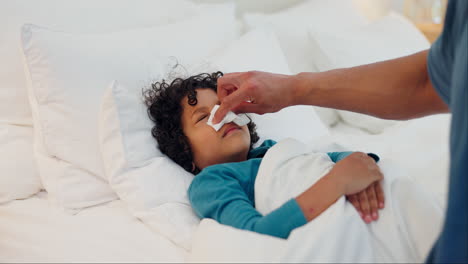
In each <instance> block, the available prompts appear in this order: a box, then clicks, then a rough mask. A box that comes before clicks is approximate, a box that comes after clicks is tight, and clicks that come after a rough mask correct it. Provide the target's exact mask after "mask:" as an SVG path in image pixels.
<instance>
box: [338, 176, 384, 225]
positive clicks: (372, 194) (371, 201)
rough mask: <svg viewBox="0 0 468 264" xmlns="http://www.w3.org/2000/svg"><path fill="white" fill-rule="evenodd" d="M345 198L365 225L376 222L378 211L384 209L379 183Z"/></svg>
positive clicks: (382, 193)
mask: <svg viewBox="0 0 468 264" xmlns="http://www.w3.org/2000/svg"><path fill="white" fill-rule="evenodd" d="M346 198H347V199H348V201H350V202H351V204H352V205H353V206H354V208H356V210H357V211H358V212H359V214H360V215H361V217H362V219H363V220H364V221H365V222H366V223H370V222H372V221H375V220H377V219H378V218H379V213H378V209H382V208H384V202H385V198H384V192H383V190H382V186H381V185H380V182H374V183H373V184H371V185H370V186H369V187H367V188H366V189H365V190H363V191H361V192H358V193H356V194H351V195H347V196H346Z"/></svg>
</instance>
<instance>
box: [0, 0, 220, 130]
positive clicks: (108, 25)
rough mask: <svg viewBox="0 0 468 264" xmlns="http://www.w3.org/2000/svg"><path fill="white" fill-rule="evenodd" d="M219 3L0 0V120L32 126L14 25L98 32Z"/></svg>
mask: <svg viewBox="0 0 468 264" xmlns="http://www.w3.org/2000/svg"><path fill="white" fill-rule="evenodd" d="M219 8H222V6H220V5H214V7H211V5H196V4H195V3H193V2H192V1H187V0H171V1H153V0H139V1H137V2H134V1H128V0H100V1H95V0H80V1H61V0H42V1H28V0H4V1H2V7H1V8H0V17H1V18H2V23H0V61H1V62H2V63H0V122H4V123H11V124H17V125H18V124H20V125H32V117H31V110H30V107H29V102H28V99H27V94H26V78H25V76H24V71H23V63H22V55H21V49H20V46H21V43H20V28H21V25H23V24H25V23H35V24H40V25H43V26H46V27H50V28H53V29H55V30H63V31H67V32H73V33H104V32H112V31H120V30H124V29H131V28H139V27H149V26H157V25H164V24H168V23H174V22H175V21H178V20H182V19H187V18H191V17H194V16H197V15H200V14H201V13H203V14H207V13H208V12H217V10H219Z"/></svg>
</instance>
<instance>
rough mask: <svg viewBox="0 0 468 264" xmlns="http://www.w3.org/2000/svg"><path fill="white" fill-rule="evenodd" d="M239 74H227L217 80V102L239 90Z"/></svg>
mask: <svg viewBox="0 0 468 264" xmlns="http://www.w3.org/2000/svg"><path fill="white" fill-rule="evenodd" d="M241 74H242V73H241V72H233V73H227V74H225V75H223V76H222V77H219V78H218V82H217V91H218V98H219V100H223V98H224V97H226V96H228V95H229V94H231V93H232V92H234V91H235V90H237V89H238V88H240V85H241V81H240V77H241Z"/></svg>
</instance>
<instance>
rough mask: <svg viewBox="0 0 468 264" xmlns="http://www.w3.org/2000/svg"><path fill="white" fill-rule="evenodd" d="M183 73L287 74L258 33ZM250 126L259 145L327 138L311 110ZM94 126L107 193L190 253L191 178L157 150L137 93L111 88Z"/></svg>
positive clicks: (275, 49)
mask: <svg viewBox="0 0 468 264" xmlns="http://www.w3.org/2000/svg"><path fill="white" fill-rule="evenodd" d="M247 47H248V48H247ZM184 66H185V65H184ZM186 69H187V71H186V72H184V73H181V74H180V75H178V76H174V77H179V76H180V77H187V76H188V75H192V74H198V73H201V72H212V71H217V70H221V71H225V72H231V71H245V70H250V69H258V70H268V71H273V72H277V73H285V74H287V73H288V72H289V69H288V67H287V64H286V62H285V60H284V56H283V54H282V52H281V49H280V47H279V45H278V42H277V40H276V38H275V36H274V34H273V33H272V32H268V31H263V30H256V31H253V32H249V33H248V34H246V35H244V36H242V37H241V38H240V39H239V40H238V41H236V42H234V43H232V44H231V46H230V47H229V48H228V49H227V50H225V51H223V52H221V53H218V54H216V55H214V56H213V57H212V59H208V60H204V61H202V62H198V63H194V64H191V65H187V66H186ZM253 120H254V121H255V122H256V123H257V125H258V132H259V134H260V136H261V137H262V139H267V138H271V139H276V140H279V139H281V138H284V137H287V136H293V137H296V138H298V139H300V140H303V141H308V140H311V139H313V138H315V137H320V136H322V135H325V134H327V133H328V130H327V128H326V127H325V126H324V125H323V124H322V123H321V122H320V120H319V119H318V117H317V116H316V114H315V112H314V110H313V108H312V107H291V108H288V109H285V110H284V111H281V112H279V113H275V114H271V115H264V116H255V117H254V118H253ZM99 124H100V126H99V127H100V129H99V134H100V146H101V150H102V156H103V160H104V164H105V170H106V173H107V176H108V178H109V182H110V184H111V186H112V188H113V189H114V190H115V191H116V192H117V193H118V195H119V196H120V198H121V199H122V200H124V201H125V202H126V203H127V204H128V206H129V208H130V210H131V211H132V212H133V213H134V215H135V216H137V217H139V218H140V219H141V220H142V221H143V222H145V223H146V224H148V225H149V226H150V227H151V228H153V229H154V230H156V231H157V232H159V233H161V234H163V235H165V236H167V237H168V238H169V239H171V240H172V241H174V242H175V243H176V244H178V245H180V246H183V247H184V248H186V249H190V247H191V237H192V232H193V229H194V228H195V227H196V226H197V224H198V222H199V219H198V217H196V216H195V215H194V213H193V211H192V208H191V206H190V203H189V201H188V198H187V189H188V186H189V185H190V182H191V180H192V177H193V175H192V174H190V173H188V172H186V171H185V170H184V169H183V168H182V167H180V166H179V165H177V164H175V163H174V162H173V161H172V160H170V159H169V158H167V156H165V155H163V154H162V153H161V152H160V151H159V149H158V148H157V142H156V141H155V139H154V138H153V137H152V135H151V128H152V127H153V125H154V124H153V123H152V121H151V120H150V119H149V118H148V115H147V112H146V106H145V105H144V104H143V102H142V93H141V88H140V87H139V86H127V85H123V84H121V83H120V84H119V83H116V82H114V83H113V84H112V85H111V87H109V89H108V90H107V91H106V93H105V95H104V97H103V101H102V105H101V113H100V121H99ZM294 130H300V131H301V133H297V132H294Z"/></svg>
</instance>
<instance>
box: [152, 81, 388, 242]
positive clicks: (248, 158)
mask: <svg viewBox="0 0 468 264" xmlns="http://www.w3.org/2000/svg"><path fill="white" fill-rule="evenodd" d="M221 76H222V73H221V72H217V73H213V74H207V73H205V74H199V75H196V76H192V77H189V78H187V79H176V80H174V81H173V82H172V83H170V84H169V83H166V82H164V81H162V82H161V83H155V84H153V85H152V88H151V89H149V90H147V91H146V92H145V99H146V104H147V106H148V114H149V115H150V118H151V119H152V120H153V121H154V122H155V126H154V128H153V129H152V134H153V136H154V137H155V138H156V140H157V141H158V144H159V148H160V149H161V151H162V152H163V153H164V154H166V155H167V156H169V157H170V158H171V159H172V160H174V161H175V162H176V163H177V164H179V165H180V166H182V167H183V168H184V169H185V170H187V171H189V172H191V173H193V174H195V175H196V177H195V179H194V180H193V182H192V184H191V186H190V188H189V190H188V196H189V199H190V202H191V204H192V206H193V209H194V210H195V212H196V213H197V214H198V215H199V216H200V217H201V218H212V219H215V220H217V221H218V222H219V223H221V224H226V225H230V226H233V227H236V228H240V229H246V230H251V231H255V232H259V233H263V234H268V235H272V236H276V237H281V238H287V237H288V236H289V234H290V232H291V231H292V230H293V229H295V228H297V227H300V226H302V225H304V224H306V223H307V222H308V221H311V220H312V219H314V218H315V217H317V216H318V215H320V214H321V213H322V212H323V211H324V210H326V209H327V208H328V207H329V206H330V205H332V204H333V203H334V202H335V201H336V200H337V199H338V198H340V197H341V196H343V195H347V197H348V198H349V200H350V201H351V202H352V203H353V205H354V206H355V207H356V208H357V209H358V211H359V212H360V213H361V217H363V219H364V220H365V221H366V222H371V221H372V220H377V218H378V216H377V212H376V211H377V208H383V192H382V189H381V188H380V185H379V181H380V180H381V179H382V177H383V176H382V173H381V172H380V170H379V168H378V166H377V165H376V161H378V157H377V156H376V155H375V154H369V155H367V154H364V153H361V152H354V153H352V152H334V153H326V154H327V155H328V157H327V159H330V160H331V161H333V162H335V163H336V165H334V166H333V168H332V169H331V170H330V171H329V172H328V173H327V174H326V175H325V176H324V177H323V178H322V179H320V180H319V181H318V182H316V183H315V184H314V185H313V186H311V187H310V188H308V189H307V190H306V191H304V192H303V193H302V194H300V195H298V196H297V197H296V198H293V199H290V200H289V201H287V202H286V203H284V204H283V205H282V206H280V207H279V208H277V209H276V210H274V211H272V212H271V213H268V214H267V215H262V214H260V213H259V212H258V210H256V209H255V198H254V195H255V194H254V185H255V180H256V176H257V173H258V170H259V167H260V164H261V162H262V158H263V156H264V155H265V154H266V152H267V151H268V150H269V149H270V148H271V147H272V146H273V145H275V143H276V142H274V141H272V140H266V141H265V142H263V143H262V144H261V145H260V146H259V147H257V148H253V145H254V144H255V143H256V142H257V141H258V140H259V137H258V135H257V133H256V127H255V124H254V123H253V122H252V121H251V120H250V122H249V123H248V124H247V125H243V126H239V125H237V124H236V123H234V122H229V123H226V124H224V125H223V126H222V127H221V128H220V129H219V130H218V131H217V130H215V129H214V128H213V127H212V126H210V125H208V124H207V122H208V119H209V117H210V112H211V110H212V109H213V107H214V106H215V105H218V104H220V102H219V100H218V97H217V94H216V85H217V79H218V78H219V77H221ZM271 195H275V194H274V193H272V194H271ZM359 201H361V202H360V203H359ZM377 202H379V204H377ZM369 204H370V205H371V206H369ZM369 207H372V208H373V212H372V211H371V210H369Z"/></svg>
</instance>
